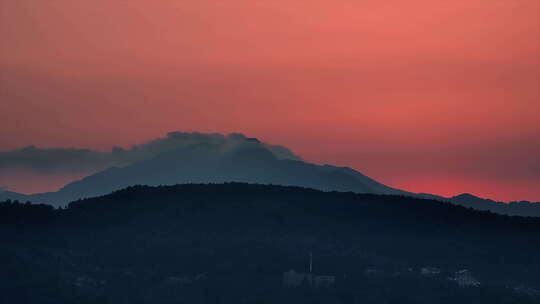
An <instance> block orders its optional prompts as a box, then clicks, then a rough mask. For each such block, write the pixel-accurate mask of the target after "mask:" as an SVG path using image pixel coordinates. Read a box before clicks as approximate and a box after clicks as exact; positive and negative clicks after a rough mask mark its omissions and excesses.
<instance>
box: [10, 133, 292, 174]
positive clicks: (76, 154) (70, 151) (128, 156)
mask: <svg viewBox="0 0 540 304" xmlns="http://www.w3.org/2000/svg"><path fill="white" fill-rule="evenodd" d="M253 143H258V144H261V145H262V146H264V147H266V148H267V149H268V150H269V151H271V152H272V153H273V154H274V155H275V156H276V157H277V158H278V159H292V160H300V157H299V156H297V155H295V154H294V153H293V152H291V151H290V150H289V149H287V148H285V147H282V146H275V145H270V144H267V143H263V142H259V140H257V139H255V138H248V137H246V136H245V135H243V134H239V133H232V134H229V135H222V134H203V133H196V132H194V133H186V132H170V133H168V134H167V136H166V137H163V138H158V139H154V140H152V141H149V142H147V143H144V144H141V145H135V146H132V147H131V148H129V149H124V148H121V147H114V148H113V149H112V150H111V151H110V152H101V151H96V150H89V149H74V148H47V149H42V148H38V147H35V146H29V147H26V148H23V149H19V150H12V151H6V152H0V170H9V171H11V170H19V169H23V170H30V171H36V172H40V173H92V172H96V171H99V170H102V169H106V168H109V167H124V166H127V165H130V164H133V163H136V162H139V161H143V160H147V159H151V158H153V157H156V156H157V155H159V154H161V153H164V152H170V151H174V150H177V149H182V148H186V147H189V146H194V145H199V146H204V145H212V146H219V147H220V150H221V151H223V152H226V151H229V150H232V149H234V148H239V147H241V146H243V145H249V144H253Z"/></svg>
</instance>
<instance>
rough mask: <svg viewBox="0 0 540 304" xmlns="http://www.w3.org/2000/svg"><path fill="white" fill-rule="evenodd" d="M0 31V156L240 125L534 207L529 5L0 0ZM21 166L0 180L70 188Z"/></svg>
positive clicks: (525, 0)
mask: <svg viewBox="0 0 540 304" xmlns="http://www.w3.org/2000/svg"><path fill="white" fill-rule="evenodd" d="M0 36H1V38H2V42H1V45H0V77H1V78H0V122H1V125H0V126H1V127H0V150H10V149H17V148H21V147H23V146H27V145H30V144H35V145H37V146H40V147H53V146H57V147H87V148H95V149H100V150H106V149H110V147H111V146H113V145H122V146H129V145H131V144H136V143H141V142H144V141H146V140H149V139H152V138H155V137H159V136H163V135H164V134H165V133H166V132H168V131H173V130H182V131H203V132H205V131H212V132H221V133H228V132H233V131H237V132H243V133H246V134H247V135H249V136H255V137H259V138H261V139H263V140H265V141H268V142H271V143H276V144H282V145H286V146H288V147H290V148H291V149H293V150H294V151H295V152H297V153H298V154H300V155H302V156H303V157H304V158H305V159H307V160H310V161H314V162H317V163H332V164H336V165H347V166H351V167H353V168H355V169H358V170H360V171H362V172H363V173H365V174H367V175H369V176H371V177H373V178H376V179H378V180H379V181H381V182H383V183H386V184H389V185H391V186H394V187H400V188H404V189H406V190H411V191H417V192H431V193H437V194H442V195H453V194H456V193H461V192H471V193H475V194H477V195H481V196H485V197H491V198H495V199H500V200H517V199H529V200H537V201H540V55H539V54H540V1H538V0H454V1H448V0H408V1H403V0H387V1H379V0H342V1H329V0H310V1H291V0H287V1H285V0H273V1H257V0H223V1H218V0H212V1H210V0H184V1H173V0H161V1H150V0H129V1H128V0H117V1H110V0H92V1H73V0H47V1H45V0H17V1H12V0H0ZM29 174H30V173H28V172H24V173H23V172H19V173H18V174H16V175H13V174H11V173H9V174H8V173H6V172H3V173H2V172H0V185H4V186H7V187H9V188H10V189H13V190H19V191H22V192H33V191H43V190H53V189H54V188H56V187H58V186H60V185H61V184H62V183H64V182H66V181H67V180H69V179H71V178H73V177H72V176H69V177H65V176H37V175H32V174H30V175H29ZM45 179H47V180H45Z"/></svg>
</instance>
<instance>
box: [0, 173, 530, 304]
mask: <svg viewBox="0 0 540 304" xmlns="http://www.w3.org/2000/svg"><path fill="white" fill-rule="evenodd" d="M0 240H1V242H2V245H3V250H2V251H1V252H0V266H1V267H2V271H1V272H0V282H2V284H1V286H0V291H1V292H0V302H2V303H4V302H5V303H13V302H17V303H157V304H160V303H212V304H213V303H343V304H348V303H359V302H361V303H419V304H422V303H510V304H512V303H520V304H527V303H538V302H537V301H538V300H539V298H538V297H537V296H535V292H536V291H537V290H539V289H540V277H538V273H540V263H539V260H538V259H537V256H538V255H539V254H540V219H537V218H523V217H508V216H501V215H495V214H492V213H489V212H481V211H475V210H471V209H468V208H464V207H461V206H456V205H452V204H449V203H445V202H440V201H435V200H428V199H416V198H411V197H402V196H395V195H373V194H355V193H351V192H349V193H344V192H321V191H317V190H312V189H305V188H298V187H283V186H266V185H255V184H239V183H228V184H204V185H201V184H184V185H176V186H160V187H148V186H135V187H129V188H126V189H124V190H120V191H115V192H113V193H111V194H109V195H105V196H101V197H95V198H90V199H83V200H78V201H75V202H72V203H70V204H69V206H68V207H67V208H65V209H54V208H52V207H51V206H49V205H37V204H35V205H34V204H18V203H12V202H10V203H7V202H6V203H0ZM310 252H311V253H312V256H313V259H312V260H313V272H314V274H315V275H327V276H331V277H333V278H334V280H335V282H334V284H333V285H332V286H331V287H330V288H328V289H312V288H310V287H309V286H305V287H298V288H286V287H284V286H283V273H284V272H286V271H289V270H291V269H294V270H296V271H297V272H307V271H308V267H307V266H308V259H309V253H310ZM456 273H458V274H463V273H467V276H465V277H463V278H464V279H463V281H456V280H449V279H448V278H455V277H456ZM460 282H461V283H460ZM467 282H469V283H470V282H474V284H469V283H467ZM475 282H478V283H479V284H480V285H477V284H476V283H475ZM460 284H462V285H461V286H462V287H460ZM467 284H469V285H467ZM467 286H468V287H467ZM13 299H17V301H13Z"/></svg>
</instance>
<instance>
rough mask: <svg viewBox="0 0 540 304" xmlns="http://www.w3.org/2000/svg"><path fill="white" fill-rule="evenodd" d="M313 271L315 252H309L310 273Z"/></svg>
mask: <svg viewBox="0 0 540 304" xmlns="http://www.w3.org/2000/svg"><path fill="white" fill-rule="evenodd" d="M312 272H313V252H311V251H310V252H309V273H312Z"/></svg>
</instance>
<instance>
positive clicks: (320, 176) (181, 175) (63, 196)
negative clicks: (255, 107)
mask: <svg viewBox="0 0 540 304" xmlns="http://www.w3.org/2000/svg"><path fill="white" fill-rule="evenodd" d="M231 181H235V182H248V183H259V184H275V185H289V186H302V187H308V188H314V189H319V190H325V191H352V192H357V193H376V194H395V195H414V194H413V193H409V192H406V191H401V190H398V189H394V188H391V187H388V186H385V185H383V184H381V183H379V182H377V181H375V180H373V179H371V178H369V177H367V176H365V175H363V174H361V173H360V172H358V171H355V170H353V169H350V168H344V167H335V166H330V165H324V166H320V165H315V164H311V163H308V162H304V161H301V160H294V159H280V158H278V156H277V155H276V154H275V153H273V151H271V150H270V149H268V148H267V146H266V145H264V144H262V143H261V142H259V141H258V140H256V139H246V141H245V142H244V143H243V144H242V145H237V146H235V147H233V148H228V147H227V148H226V147H224V145H221V144H195V145H191V146H187V147H183V148H181V149H177V150H174V151H169V152H165V153H161V154H159V155H158V156H156V157H154V158H152V159H149V160H145V161H141V162H137V163H135V164H133V165H129V166H126V167H122V168H117V167H113V168H109V169H106V170H104V171H101V172H98V173H96V174H93V175H90V176H88V177H85V178H83V179H81V180H79V181H75V182H72V183H70V184H68V185H66V186H65V187H63V188H62V189H60V190H59V191H57V192H49V193H40V194H33V195H28V196H24V195H20V194H15V193H13V192H11V193H8V192H4V193H2V194H0V199H18V200H22V201H26V200H28V201H31V202H41V203H48V204H52V205H55V206H59V205H60V206H61V205H66V204H67V203H68V202H70V201H73V200H76V199H79V198H84V197H92V196H98V195H104V194H107V193H110V192H112V191H114V190H118V189H122V188H125V187H128V186H132V185H154V186H155V185H172V184H179V183H222V182H231Z"/></svg>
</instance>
